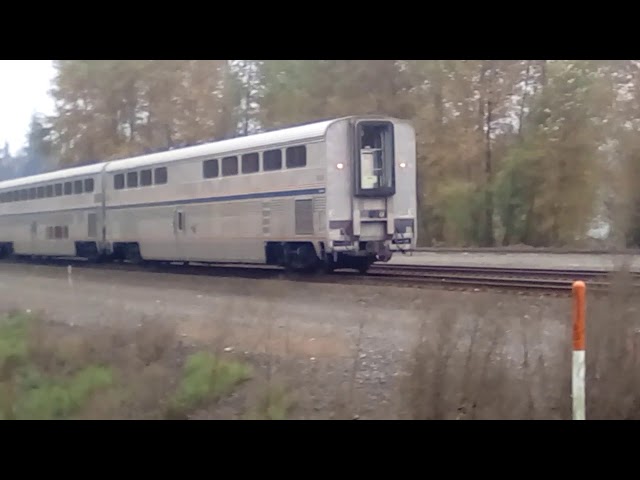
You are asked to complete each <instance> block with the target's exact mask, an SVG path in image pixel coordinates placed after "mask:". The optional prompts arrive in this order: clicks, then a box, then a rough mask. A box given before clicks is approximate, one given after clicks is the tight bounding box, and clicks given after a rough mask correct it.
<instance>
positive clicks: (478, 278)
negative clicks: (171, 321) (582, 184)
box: [0, 258, 640, 295]
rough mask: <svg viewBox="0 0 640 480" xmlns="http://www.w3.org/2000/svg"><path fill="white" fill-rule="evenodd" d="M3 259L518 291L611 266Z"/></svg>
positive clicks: (602, 277) (592, 284) (598, 278)
mask: <svg viewBox="0 0 640 480" xmlns="http://www.w3.org/2000/svg"><path fill="white" fill-rule="evenodd" d="M1 264H13V265H20V264H26V265H40V266H54V267H60V268H63V267H64V268H66V267H67V266H68V265H72V266H73V267H74V268H80V269H95V270H108V271H123V272H124V271H131V272H133V271H135V272H149V273H171V274H179V275H192V276H196V275H199V276H209V277H235V278H247V279H273V280H293V281H303V282H309V283H340V284H349V285H363V284H370V285H377V286H393V287H402V286H405V287H414V288H415V287H429V288H446V289H456V290H472V291H478V290H487V289H490V290H501V291H509V292H517V293H519V294H537V295H540V294H561V295H566V294H569V293H570V292H571V285H572V283H573V282H574V281H575V280H583V281H585V282H586V283H587V286H588V288H589V289H590V290H592V291H593V290H595V291H606V290H608V289H609V287H610V282H609V277H610V276H611V274H612V272H608V271H604V270H576V269H573V270H567V269H533V268H509V267H476V266H473V267H472V266H459V265H458V266H456V265H444V266H439V265H397V264H393V265H390V264H377V265H374V266H372V267H371V269H370V270H369V273H368V274H367V275H360V274H357V273H354V272H351V271H338V272H335V273H333V274H291V273H286V272H284V271H283V270H282V269H280V268H277V267H269V266H264V265H234V264H200V263H195V262H194V263H193V264H188V263H186V264H185V263H180V262H172V263H168V262H167V263H163V262H143V263H142V264H132V263H124V262H123V263H103V264H94V263H89V262H87V261H84V260H80V259H75V258H72V259H69V258H50V259H29V258H26V259H23V258H18V259H6V260H2V261H0V265H1ZM630 275H631V277H630V281H632V282H633V286H634V287H636V288H637V287H640V272H631V273H630Z"/></svg>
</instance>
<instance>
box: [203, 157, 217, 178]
mask: <svg viewBox="0 0 640 480" xmlns="http://www.w3.org/2000/svg"><path fill="white" fill-rule="evenodd" d="M218 175H220V168H219V167H218V159H217V158H214V159H212V160H205V161H204V162H202V176H203V177H204V178H216V177H217V176H218Z"/></svg>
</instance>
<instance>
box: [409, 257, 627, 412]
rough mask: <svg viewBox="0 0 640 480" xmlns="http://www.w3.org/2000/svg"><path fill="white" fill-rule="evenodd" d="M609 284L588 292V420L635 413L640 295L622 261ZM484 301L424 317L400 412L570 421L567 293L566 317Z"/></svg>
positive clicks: (478, 300) (542, 310)
mask: <svg viewBox="0 0 640 480" xmlns="http://www.w3.org/2000/svg"><path fill="white" fill-rule="evenodd" d="M611 281H612V283H611V287H610V290H609V292H608V293H607V294H606V295H593V294H591V295H590V294H589V293H588V294H587V328H586V338H587V418H588V419H638V418H640V377H639V376H638V375H637V374H636V370H635V369H636V368H638V366H640V317H638V313H639V312H640V301H639V299H638V298H637V296H636V295H635V294H636V292H637V290H634V289H633V287H632V286H631V283H632V278H631V276H630V275H629V272H628V270H627V268H626V266H625V265H623V266H622V267H621V268H619V269H618V271H617V272H616V273H615V274H614V275H613V276H612V278H611ZM587 285H588V284H587ZM587 289H588V286H587ZM482 298H483V297H477V298H476V299H474V300H473V301H472V302H470V303H469V304H467V305H465V306H458V307H455V308H448V309H443V310H441V311H440V312H439V313H437V314H434V315H432V316H431V317H427V316H425V318H424V319H423V320H422V321H421V322H420V326H419V329H418V332H417V335H416V342H415V345H414V348H413V351H412V354H411V359H410V361H409V365H408V367H407V376H406V377H405V381H404V382H403V383H402V386H401V393H402V401H403V403H404V407H405V408H404V410H403V414H404V416H405V417H406V418H412V419H460V420H461V419H570V418H571V348H572V347H571V314H572V310H571V299H569V298H568V299H567V300H566V311H565V312H564V315H562V314H560V315H558V312H555V314H551V312H550V311H547V310H545V309H544V308H540V309H539V310H538V312H537V315H534V316H531V315H525V316H522V315H521V312H520V311H517V310H516V309H514V308H513V307H512V308H511V309H510V308H509V307H504V306H500V305H495V306H493V307H491V306H490V305H488V304H487V303H486V301H483V300H482ZM432 309H433V306H432Z"/></svg>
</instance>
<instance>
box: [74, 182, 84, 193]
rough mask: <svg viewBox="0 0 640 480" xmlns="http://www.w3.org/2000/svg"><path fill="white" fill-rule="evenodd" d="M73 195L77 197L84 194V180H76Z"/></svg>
mask: <svg viewBox="0 0 640 480" xmlns="http://www.w3.org/2000/svg"><path fill="white" fill-rule="evenodd" d="M73 193H74V194H75V195H79V194H80V193H82V180H75V181H74V182H73Z"/></svg>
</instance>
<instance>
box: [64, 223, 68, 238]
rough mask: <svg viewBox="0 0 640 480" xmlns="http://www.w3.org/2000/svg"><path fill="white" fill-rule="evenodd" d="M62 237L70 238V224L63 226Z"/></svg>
mask: <svg viewBox="0 0 640 480" xmlns="http://www.w3.org/2000/svg"><path fill="white" fill-rule="evenodd" d="M62 238H69V226H68V225H65V226H64V227H62Z"/></svg>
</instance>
